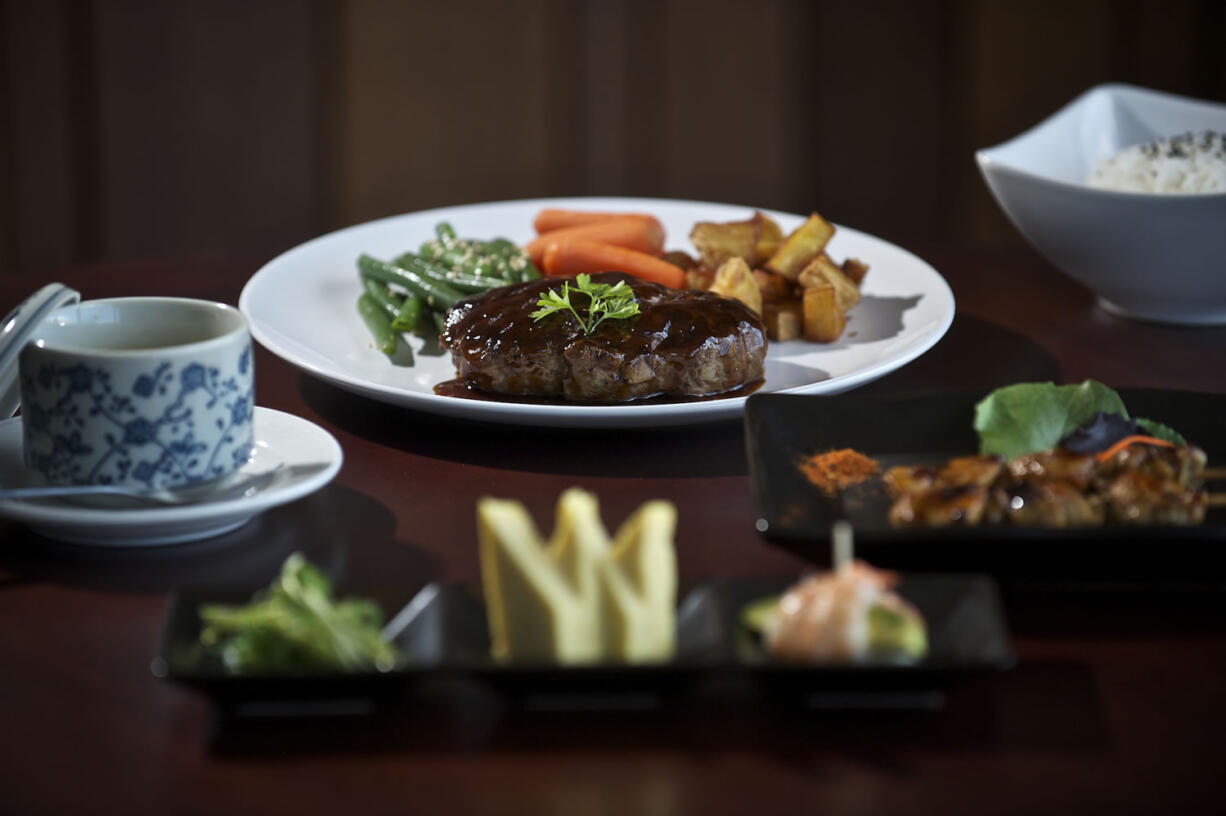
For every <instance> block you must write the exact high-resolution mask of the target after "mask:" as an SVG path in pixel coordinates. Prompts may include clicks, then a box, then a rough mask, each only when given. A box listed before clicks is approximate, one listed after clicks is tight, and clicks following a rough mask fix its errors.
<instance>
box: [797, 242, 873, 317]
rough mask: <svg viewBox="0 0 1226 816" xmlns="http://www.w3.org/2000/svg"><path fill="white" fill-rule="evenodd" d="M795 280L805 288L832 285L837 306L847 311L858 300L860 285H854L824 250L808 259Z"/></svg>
mask: <svg viewBox="0 0 1226 816" xmlns="http://www.w3.org/2000/svg"><path fill="white" fill-rule="evenodd" d="M796 282H797V283H799V284H800V285H801V286H803V287H805V288H809V287H813V286H822V285H824V284H827V283H828V284H830V285H831V286H833V287H834V291H835V294H837V295H838V296H839V306H840V307H842V309H843V311H847V310H848V309H850V308H851V307H852V306H855V305H856V304H857V303H859V302H860V287H858V286H856V284H855V283H853V282H852V280H851V278H849V277H847V276H846V275H844V274H843V270H842V269H839V268H838V267H837V266H836V265H835V263H834V261H832V260H830V256H829V255H827V254H826V253H825V252H823V253H822V254H821V255H818V256H817V257H816V258H814V259H813V260H812V261H810V262H809V264H808V265H807V266H806V267H805V268H804V269H802V270H801V271H800V275H798V276H797V278H796Z"/></svg>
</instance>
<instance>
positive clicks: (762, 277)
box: [753, 269, 796, 303]
mask: <svg viewBox="0 0 1226 816" xmlns="http://www.w3.org/2000/svg"><path fill="white" fill-rule="evenodd" d="M753 279H754V283H756V284H757V285H758V291H759V292H761V293H762V302H763V303H772V302H774V301H776V300H788V299H792V300H795V299H796V292H795V287H794V286H793V285H792V282H791V281H790V280H788V279H787V278H785V277H783V276H782V275H776V274H775V273H774V272H768V271H767V270H765V269H755V270H753Z"/></svg>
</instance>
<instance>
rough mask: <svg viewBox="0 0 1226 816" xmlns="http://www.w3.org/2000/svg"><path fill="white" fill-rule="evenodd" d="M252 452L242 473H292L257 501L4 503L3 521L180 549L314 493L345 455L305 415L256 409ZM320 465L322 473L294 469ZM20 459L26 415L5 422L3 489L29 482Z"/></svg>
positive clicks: (108, 541) (96, 540) (0, 425)
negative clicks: (115, 505)
mask: <svg viewBox="0 0 1226 816" xmlns="http://www.w3.org/2000/svg"><path fill="white" fill-rule="evenodd" d="M254 424H255V451H254V453H253V455H252V457H251V461H249V462H248V463H247V464H246V465H244V466H243V468H242V470H243V472H250V473H259V472H261V471H265V470H268V469H269V468H271V467H275V466H277V465H278V464H284V465H286V466H288V467H287V470H288V471H289V473H290V475H289V477H288V478H286V479H280V478H278V479H277V480H275V482H274V483H273V484H271V485H269V486H268V487H267V488H265V489H264V490H261V491H260V492H258V493H256V494H255V495H253V496H247V497H244V498H237V499H228V500H226V501H215V502H208V501H205V502H201V503H199V504H191V505H186V506H182V507H141V508H134V509H128V508H122V509H120V508H114V509H112V508H101V507H85V506H81V505H77V504H70V503H68V502H65V501H61V500H56V499H24V500H23V499H13V500H9V501H0V518H7V519H12V520H13V521H18V522H21V523H22V524H24V525H26V526H27V527H29V528H30V529H32V530H34V531H35V532H37V533H40V534H41V535H44V536H46V537H48V538H55V539H59V540H60V541H69V542H72V543H74V544H88V545H93V546H103V547H149V546H157V545H162V544H179V543H182V542H185V541H196V540H198V539H202V538H209V537H212V536H217V535H221V534H222V533H227V532H229V531H231V530H234V529H236V528H238V527H241V526H242V525H243V524H245V523H246V522H248V521H250V520H251V519H252V518H254V517H255V516H257V515H259V514H260V513H262V512H263V511H265V510H267V509H269V508H270V507H276V506H277V505H280V504H285V503H286V502H291V501H293V500H294V499H299V498H302V497H303V496H306V495H307V494H309V493H313V492H314V491H316V490H318V489H319V488H321V487H323V486H324V485H326V484H327V483H328V482H330V481H331V480H332V477H334V476H335V475H336V473H337V471H339V470H340V467H341V462H342V460H343V458H344V457H343V454H342V453H341V446H340V444H338V443H337V441H336V439H335V438H334V437H333V436H332V434H330V433H328V432H327V431H325V430H324V429H323V428H321V427H319V426H318V425H316V424H315V423H313V422H309V421H307V420H305V419H302V418H301V417H297V416H294V415H293V414H287V413H284V412H282V411H274V410H272V409H271V408H260V407H256V409H255V423H254ZM314 464H323V465H324V467H323V468H321V469H314V468H311V469H304V470H303V472H302V474H301V475H299V474H295V472H294V471H293V467H294V466H295V465H314ZM29 479H30V477H29V475H28V474H27V472H26V470H25V467H24V465H23V464H22V457H21V417H14V418H13V419H7V420H4V421H0V484H2V485H4V486H6V487H20V486H22V485H24V484H26V483H28V482H29Z"/></svg>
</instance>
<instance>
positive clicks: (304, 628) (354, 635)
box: [198, 553, 397, 674]
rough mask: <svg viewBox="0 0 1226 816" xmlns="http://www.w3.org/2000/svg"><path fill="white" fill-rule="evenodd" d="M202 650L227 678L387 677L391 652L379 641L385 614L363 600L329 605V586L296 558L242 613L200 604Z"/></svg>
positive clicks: (394, 656)
mask: <svg viewBox="0 0 1226 816" xmlns="http://www.w3.org/2000/svg"><path fill="white" fill-rule="evenodd" d="M198 612H199V615H200V620H201V622H202V623H203V624H204V628H203V630H202V631H201V633H200V643H201V645H202V646H203V647H204V648H205V649H206V650H207V651H208V652H210V653H212V654H214V655H216V656H217V657H219V658H220V659H221V661H222V663H223V664H224V665H225V666H226V668H227V669H228V670H229V671H232V672H235V673H238V674H245V673H261V672H289V671H299V670H335V671H360V670H369V669H375V670H378V671H388V670H389V669H391V668H393V667H394V666H395V664H396V659H397V653H396V649H395V647H393V646H392V645H391V644H390V643H388V642H387V641H386V640H384V639H383V635H382V633H381V627H382V625H383V613H382V612H381V611H380V610H379V607H378V605H376V604H375V603H374V602H373V601H370V600H367V599H364V598H345V599H342V600H333V598H332V582H331V581H329V580H328V578H327V576H325V575H324V574H323V573H322V572H321V571H320V570H319V569H317V568H316V567H315V566H313V565H312V564H310V563H309V562H307V560H306V559H305V558H303V556H302V555H301V554H300V553H294V554H293V555H291V556H290V557H289V558H287V559H286V560H285V564H284V565H283V566H282V567H281V574H280V575H278V576H277V578H276V580H274V581H273V582H272V584H271V585H270V586H269V587H268V588H267V589H263V590H260V591H259V592H257V593H256V594H255V596H254V597H253V598H252V599H251V602H250V603H247V604H243V605H241V606H230V605H223V604H203V605H201V606H200V608H199V610H198Z"/></svg>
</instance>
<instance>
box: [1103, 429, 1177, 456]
mask: <svg viewBox="0 0 1226 816" xmlns="http://www.w3.org/2000/svg"><path fill="white" fill-rule="evenodd" d="M1133 445H1157V446H1158V447H1162V448H1173V447H1175V446H1174V445H1173V444H1171V443H1170V442H1167V441H1166V440H1165V439H1159V438H1158V437H1156V436H1143V435H1141V434H1133V435H1132V436H1126V437H1124V438H1123V439H1121V440H1120V441H1119V442H1116V443H1115V444H1114V445H1112V446H1111V447H1109V448H1107V449H1106V450H1103V451H1099V452H1098V453H1097V454H1096V455H1095V457H1094V458H1095V460H1097V461H1099V462H1105V461H1107V460H1108V459H1110V458H1111V457H1112V456H1115V455H1116V454H1117V453H1119V452H1120V451H1122V450H1124V448H1128V447H1131V446H1133Z"/></svg>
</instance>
